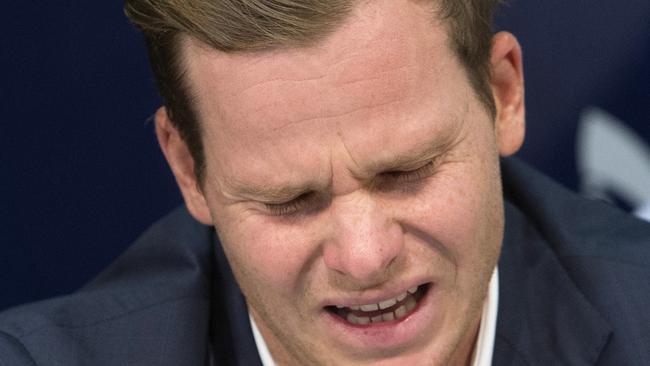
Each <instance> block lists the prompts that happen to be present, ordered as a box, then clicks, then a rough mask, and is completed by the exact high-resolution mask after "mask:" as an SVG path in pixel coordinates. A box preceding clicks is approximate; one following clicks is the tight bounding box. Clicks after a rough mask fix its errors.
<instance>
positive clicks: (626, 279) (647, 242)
mask: <svg viewBox="0 0 650 366" xmlns="http://www.w3.org/2000/svg"><path fill="white" fill-rule="evenodd" d="M502 169H503V180H504V193H505V196H506V199H507V200H508V201H509V202H511V203H512V204H513V205H515V206H516V207H517V208H518V209H519V210H520V211H521V212H523V214H524V215H525V216H526V219H527V220H528V222H529V223H530V224H531V225H532V226H533V227H534V228H535V230H536V231H537V232H538V233H539V235H540V236H541V237H542V238H543V240H544V242H545V243H547V245H548V246H549V248H550V249H551V250H552V253H553V255H554V257H555V258H556V259H557V261H558V263H559V264H560V265H561V267H562V269H563V271H564V272H565V273H566V275H567V276H568V278H569V279H570V281H571V282H572V284H573V285H574V286H575V288H576V290H577V291H579V292H580V296H583V297H584V299H586V300H587V301H588V302H589V303H590V304H591V305H593V307H594V308H595V309H596V310H597V312H598V313H599V314H600V315H601V316H602V318H603V319H605V320H606V322H607V323H608V324H609V326H610V327H611V329H612V330H613V333H612V337H611V339H610V340H609V342H608V344H607V347H605V348H604V350H603V352H602V354H601V357H600V362H602V364H629V365H646V364H650V313H648V312H647V310H646V309H648V307H650V291H648V284H649V283H650V224H649V223H647V222H645V221H642V220H640V219H638V218H636V217H633V216H632V215H630V214H628V213H626V212H623V211H621V210H619V209H618V208H615V207H613V206H611V205H610V204H608V203H606V202H603V201H601V200H592V199H587V198H585V197H582V196H580V195H578V194H575V193H573V192H570V191H569V190H567V189H565V188H564V187H561V186H560V185H559V184H557V183H555V182H553V181H552V180H551V179H550V178H548V177H545V176H544V175H542V174H540V173H538V172H536V171H535V170H533V169H531V168H529V167H527V166H526V165H525V164H523V163H521V162H519V161H517V160H515V159H504V161H502ZM621 362H622V363H621Z"/></svg>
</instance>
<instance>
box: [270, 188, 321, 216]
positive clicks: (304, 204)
mask: <svg viewBox="0 0 650 366" xmlns="http://www.w3.org/2000/svg"><path fill="white" fill-rule="evenodd" d="M316 200H317V198H316V193H315V192H306V193H303V194H301V195H300V196H298V197H296V198H294V199H292V200H290V201H287V202H281V203H264V206H265V207H266V210H267V211H268V212H269V213H270V214H271V215H273V216H292V215H295V214H297V213H299V212H304V211H308V210H309V209H312V208H313V207H312V206H313V205H315V204H316V202H315V201H316Z"/></svg>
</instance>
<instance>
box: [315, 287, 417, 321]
mask: <svg viewBox="0 0 650 366" xmlns="http://www.w3.org/2000/svg"><path fill="white" fill-rule="evenodd" d="M428 290H429V284H428V283H427V284H423V285H420V286H416V287H412V288H410V289H408V290H407V291H405V292H404V293H402V294H400V295H398V296H396V297H394V298H390V299H386V300H382V301H380V302H378V303H374V304H364V305H357V306H350V307H348V306H334V305H331V306H326V307H325V310H327V311H328V312H329V313H331V314H334V315H336V316H337V317H339V318H341V319H343V320H344V321H345V322H348V323H351V324H354V325H367V324H375V323H385V322H391V321H395V320H400V319H403V318H406V317H407V316H409V315H410V314H411V313H412V312H413V311H414V310H415V308H416V307H417V305H418V302H419V301H420V299H422V298H423V297H424V295H426V293H427V291H428Z"/></svg>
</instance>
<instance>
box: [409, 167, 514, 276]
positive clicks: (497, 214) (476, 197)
mask: <svg viewBox="0 0 650 366" xmlns="http://www.w3.org/2000/svg"><path fill="white" fill-rule="evenodd" d="M491 169H492V170H494V171H495V172H492V171H491ZM498 176H499V175H498V165H497V164H496V163H493V164H487V163H486V162H485V161H480V162H479V160H476V163H473V162H472V161H465V162H455V163H452V164H450V165H449V166H448V167H445V168H444V169H442V170H441V171H440V172H439V173H438V174H437V175H436V176H434V177H432V179H431V181H430V182H429V183H428V185H427V187H426V189H424V190H423V191H422V192H421V193H420V194H419V195H418V197H417V198H416V199H414V201H412V203H411V204H410V205H408V206H409V207H405V209H406V210H405V212H408V213H407V214H405V215H404V216H405V218H404V220H405V221H406V222H407V224H411V225H413V226H417V228H418V229H420V230H422V231H424V232H426V233H428V235H429V237H430V238H431V240H432V241H433V242H435V243H437V244H438V245H440V246H442V247H443V248H444V250H445V251H446V252H447V253H449V255H450V256H451V258H449V259H450V260H452V261H453V262H455V265H457V266H468V265H472V266H474V265H479V264H480V263H481V262H488V261H492V260H493V257H494V255H493V254H492V253H494V252H495V250H497V249H498V247H499V245H500V240H501V239H500V238H501V232H502V209H500V208H499V207H500V206H499V204H500V203H501V202H502V201H501V190H500V183H499V178H498ZM486 253H490V255H488V256H487V257H484V254H486Z"/></svg>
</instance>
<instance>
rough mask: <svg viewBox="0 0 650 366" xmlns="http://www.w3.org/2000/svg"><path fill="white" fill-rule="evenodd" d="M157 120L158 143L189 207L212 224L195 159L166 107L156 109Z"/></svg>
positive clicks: (207, 222) (197, 217) (199, 219)
mask: <svg viewBox="0 0 650 366" xmlns="http://www.w3.org/2000/svg"><path fill="white" fill-rule="evenodd" d="M155 122H156V137H157V138H158V144H159V145H160V149H161V150H162V152H163V155H164V156H165V159H166V160H167V163H168V164H169V167H170V168H171V170H172V173H173V174H174V178H175V179H176V183H177V184H178V187H179V188H180V190H181V194H182V195H183V199H184V201H185V205H186V206H187V209H188V210H189V212H190V214H192V216H193V217H194V218H195V219H196V220H198V221H199V222H201V223H202V224H205V225H212V215H211V214H210V210H209V208H208V205H207V203H206V200H205V196H204V194H203V192H201V190H200V189H199V184H198V182H197V178H196V174H195V171H194V159H193V158H192V154H190V151H189V149H188V148H187V145H186V144H185V141H184V140H183V138H182V137H181V135H180V133H179V132H178V130H177V129H176V127H175V126H174V124H173V123H172V121H171V119H170V118H169V114H168V113H167V110H166V108H165V107H160V108H159V109H158V110H157V111H156V116H155Z"/></svg>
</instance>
